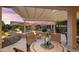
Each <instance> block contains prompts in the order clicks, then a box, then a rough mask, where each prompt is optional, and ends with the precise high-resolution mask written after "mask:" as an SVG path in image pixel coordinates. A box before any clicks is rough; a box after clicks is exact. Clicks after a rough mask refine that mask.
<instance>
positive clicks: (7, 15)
mask: <svg viewBox="0 0 79 59" xmlns="http://www.w3.org/2000/svg"><path fill="white" fill-rule="evenodd" d="M2 21H4V22H5V23H6V24H9V23H10V21H16V22H17V21H19V22H21V21H23V20H22V18H21V17H20V16H19V15H18V14H16V12H15V11H14V10H12V9H11V8H2Z"/></svg>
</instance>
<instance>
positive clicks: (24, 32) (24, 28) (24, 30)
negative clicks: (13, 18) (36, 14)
mask: <svg viewBox="0 0 79 59" xmlns="http://www.w3.org/2000/svg"><path fill="white" fill-rule="evenodd" d="M25 32H26V22H25V20H24V33H25Z"/></svg>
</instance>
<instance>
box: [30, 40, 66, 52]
mask: <svg viewBox="0 0 79 59" xmlns="http://www.w3.org/2000/svg"><path fill="white" fill-rule="evenodd" d="M43 42H44V41H43V40H42V39H40V40H37V41H35V42H33V43H32V44H31V46H30V50H31V52H64V50H65V49H64V46H62V45H61V44H60V43H58V42H55V41H53V45H54V47H53V48H43V47H41V46H40V45H41V43H43Z"/></svg>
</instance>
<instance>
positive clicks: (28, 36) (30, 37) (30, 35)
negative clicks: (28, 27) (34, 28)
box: [26, 32, 35, 45]
mask: <svg viewBox="0 0 79 59" xmlns="http://www.w3.org/2000/svg"><path fill="white" fill-rule="evenodd" d="M26 41H27V44H28V45H31V44H32V42H34V41H35V35H34V33H33V32H29V33H27V34H26Z"/></svg>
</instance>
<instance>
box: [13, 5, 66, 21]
mask: <svg viewBox="0 0 79 59" xmlns="http://www.w3.org/2000/svg"><path fill="white" fill-rule="evenodd" d="M13 9H14V10H15V11H16V13H18V14H19V15H20V16H22V17H23V19H24V20H41V21H42V20H43V21H45V20H46V21H53V22H55V21H64V20H67V12H66V11H64V10H56V9H43V8H35V7H23V6H22V7H14V8H13Z"/></svg>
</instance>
